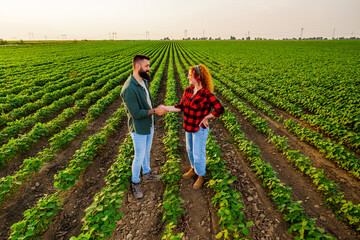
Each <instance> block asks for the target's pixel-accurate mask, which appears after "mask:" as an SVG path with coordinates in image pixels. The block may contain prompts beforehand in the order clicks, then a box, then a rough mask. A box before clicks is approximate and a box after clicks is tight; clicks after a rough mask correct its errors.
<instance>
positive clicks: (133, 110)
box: [120, 74, 155, 135]
mask: <svg viewBox="0 0 360 240" xmlns="http://www.w3.org/2000/svg"><path fill="white" fill-rule="evenodd" d="M143 81H144V83H145V86H146V89H147V90H148V91H149V87H148V83H147V80H146V79H143ZM149 93H150V91H149ZM120 95H121V97H122V99H123V101H124V103H125V110H126V114H127V116H128V127H129V131H130V132H135V133H137V134H142V135H148V134H150V131H151V126H152V117H154V124H155V115H154V116H149V115H148V111H149V110H150V109H152V106H149V104H148V102H147V99H146V92H145V89H144V88H143V87H142V86H141V85H140V84H139V82H138V81H137V80H136V79H135V78H134V77H133V75H132V74H130V77H129V78H128V79H127V80H126V82H125V83H124V86H123V88H122V90H121V93H120ZM150 100H151V105H153V101H152V98H151V96H150Z"/></svg>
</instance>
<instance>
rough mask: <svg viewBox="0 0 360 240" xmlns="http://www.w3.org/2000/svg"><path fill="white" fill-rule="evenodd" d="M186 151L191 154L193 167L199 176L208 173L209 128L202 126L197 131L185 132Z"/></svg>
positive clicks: (190, 158)
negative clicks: (207, 148) (206, 150)
mask: <svg viewBox="0 0 360 240" xmlns="http://www.w3.org/2000/svg"><path fill="white" fill-rule="evenodd" d="M185 134H186V151H187V153H188V155H189V160H190V164H191V167H192V168H194V170H195V173H196V174H197V175H199V176H204V175H205V174H206V153H205V149H206V140H207V137H208V134H209V128H205V129H204V128H202V127H200V129H199V131H197V132H185Z"/></svg>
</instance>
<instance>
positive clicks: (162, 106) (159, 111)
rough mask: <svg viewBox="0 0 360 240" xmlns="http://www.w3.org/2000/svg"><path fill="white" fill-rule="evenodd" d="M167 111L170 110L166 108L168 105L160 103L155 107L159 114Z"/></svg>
mask: <svg viewBox="0 0 360 240" xmlns="http://www.w3.org/2000/svg"><path fill="white" fill-rule="evenodd" d="M167 112H168V110H167V109H166V107H165V106H164V105H159V106H158V107H157V108H155V113H156V114H157V115H159V116H162V115H164V114H165V113H167Z"/></svg>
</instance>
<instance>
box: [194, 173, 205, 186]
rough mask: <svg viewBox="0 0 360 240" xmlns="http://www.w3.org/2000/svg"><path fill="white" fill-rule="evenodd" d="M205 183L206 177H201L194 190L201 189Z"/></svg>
mask: <svg viewBox="0 0 360 240" xmlns="http://www.w3.org/2000/svg"><path fill="white" fill-rule="evenodd" d="M204 182H205V178H204V176H199V177H198V179H197V180H196V182H195V183H194V186H193V189H200V188H201V187H202V185H203V184H204Z"/></svg>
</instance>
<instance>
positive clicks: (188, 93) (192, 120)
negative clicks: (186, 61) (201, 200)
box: [163, 64, 225, 189]
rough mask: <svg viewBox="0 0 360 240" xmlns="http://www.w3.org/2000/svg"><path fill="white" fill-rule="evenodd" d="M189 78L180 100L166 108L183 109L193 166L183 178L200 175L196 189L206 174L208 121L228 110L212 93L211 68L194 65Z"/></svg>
mask: <svg viewBox="0 0 360 240" xmlns="http://www.w3.org/2000/svg"><path fill="white" fill-rule="evenodd" d="M188 79H189V83H190V86H189V87H187V88H186V89H185V92H184V94H183V97H182V99H181V101H180V103H179V104H176V105H174V106H166V107H165V106H163V108H165V109H166V110H167V111H171V112H180V111H183V112H184V128H185V132H186V151H187V153H188V156H189V160H190V164H191V168H190V170H189V171H188V172H187V173H185V174H184V175H183V178H184V179H190V178H192V177H194V176H195V175H198V178H197V180H196V182H195V184H194V186H193V188H194V189H199V188H201V187H202V185H203V183H204V176H205V173H206V153H205V149H206V141H207V137H208V133H209V122H208V120H209V119H210V118H213V117H220V115H221V114H223V113H224V112H225V109H224V107H223V105H222V104H221V103H220V102H219V101H218V100H217V98H216V97H215V96H214V94H213V93H212V92H213V91H214V84H213V82H212V78H211V75H210V72H209V70H208V69H207V68H206V67H205V66H204V65H202V64H200V65H196V66H191V67H190V69H189V74H188ZM212 109H214V110H213V111H212Z"/></svg>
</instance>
